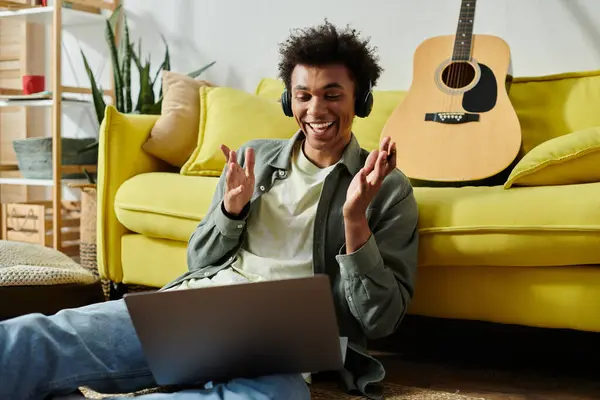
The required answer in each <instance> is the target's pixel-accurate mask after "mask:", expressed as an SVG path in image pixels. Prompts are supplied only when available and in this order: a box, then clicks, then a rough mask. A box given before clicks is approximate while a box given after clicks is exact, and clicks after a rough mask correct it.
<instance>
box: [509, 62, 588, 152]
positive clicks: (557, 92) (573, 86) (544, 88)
mask: <svg viewBox="0 0 600 400" xmlns="http://www.w3.org/2000/svg"><path fill="white" fill-rule="evenodd" d="M510 100H511V102H512V105H513V107H514V108H515V110H516V112H517V115H518V116H519V121H520V123H521V130H522V135H523V144H522V149H521V153H522V155H524V154H527V153H528V152H530V151H531V149H533V148H534V147H536V146H537V145H539V144H540V143H543V142H545V141H546V140H550V139H552V138H555V137H559V136H562V135H566V134H568V133H571V132H574V131H578V130H581V129H586V128H590V127H592V126H599V125H600V113H599V112H598V104H600V70H596V71H584V72H568V73H563V74H554V75H547V76H537V77H519V78H515V79H514V81H513V85H512V87H511V89H510Z"/></svg>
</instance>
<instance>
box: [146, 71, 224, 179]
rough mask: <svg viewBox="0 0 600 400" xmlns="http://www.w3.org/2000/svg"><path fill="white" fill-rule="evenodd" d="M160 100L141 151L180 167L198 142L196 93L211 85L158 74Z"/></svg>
mask: <svg viewBox="0 0 600 400" xmlns="http://www.w3.org/2000/svg"><path fill="white" fill-rule="evenodd" d="M162 85H163V86H162V87H163V96H164V97H163V101H162V106H161V112H160V117H159V118H158V120H157V121H156V124H155V125H154V126H153V127H152V131H151V132H150V136H149V137H148V139H147V140H146V142H145V143H144V144H143V145H142V148H143V149H144V151H146V152H148V153H149V154H152V155H153V156H155V157H157V158H160V159H161V160H164V161H166V162H168V163H169V164H171V165H173V166H175V167H181V166H183V164H185V162H186V161H187V159H188V158H189V157H190V155H192V152H193V151H194V147H195V145H196V142H197V139H198V124H199V120H200V94H199V93H198V91H199V89H200V88H201V87H202V86H214V84H212V83H211V82H208V81H204V80H196V79H194V78H192V77H190V76H187V75H184V74H179V73H177V72H172V71H162Z"/></svg>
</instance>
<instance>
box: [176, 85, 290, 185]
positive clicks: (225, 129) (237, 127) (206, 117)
mask: <svg viewBox="0 0 600 400" xmlns="http://www.w3.org/2000/svg"><path fill="white" fill-rule="evenodd" d="M297 131H298V125H297V124H296V121H295V120H294V119H293V118H289V117H286V116H285V115H284V114H283V111H282V110H281V105H280V104H279V103H277V102H274V101H273V100H271V99H269V98H266V97H261V96H257V95H255V94H252V93H247V92H245V91H242V90H238V89H234V88H230V87H201V88H200V128H199V132H198V142H197V145H196V148H195V149H194V152H193V153H192V155H191V156H190V158H189V160H187V162H186V163H185V164H184V165H183V167H182V168H181V171H180V173H181V174H183V175H198V176H220V175H221V172H222V171H223V167H224V166H225V161H226V160H225V156H223V153H222V152H221V148H220V146H221V144H225V145H227V147H229V148H230V149H232V150H237V149H238V148H239V147H240V146H241V145H242V144H244V143H246V142H248V141H250V140H253V139H289V138H291V137H292V136H293V135H294V133H296V132H297Z"/></svg>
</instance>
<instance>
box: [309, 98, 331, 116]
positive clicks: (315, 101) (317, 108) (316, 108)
mask: <svg viewBox="0 0 600 400" xmlns="http://www.w3.org/2000/svg"><path fill="white" fill-rule="evenodd" d="M326 113H327V106H326V104H325V101H323V100H322V99H320V98H318V97H316V96H314V97H313V98H312V99H310V104H309V106H308V114H309V115H311V116H320V115H324V114H326Z"/></svg>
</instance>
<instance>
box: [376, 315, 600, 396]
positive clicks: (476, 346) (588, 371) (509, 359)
mask: <svg viewBox="0 0 600 400" xmlns="http://www.w3.org/2000/svg"><path fill="white" fill-rule="evenodd" d="M371 348H372V350H373V352H374V353H375V354H376V355H377V357H378V358H379V359H380V360H382V362H383V363H384V365H385V366H386V370H387V379H388V380H389V381H391V382H395V383H399V384H403V385H409V386H417V387H422V388H428V389H434V390H443V391H447V392H451V393H459V394H462V395H470V396H473V397H479V398H484V399H489V400H509V399H510V400H525V399H527V400H533V399H536V400H538V399H552V400H561V399H565V400H582V399H600V333H598V334H597V333H583V332H575V331H568V330H566V331H556V330H543V329H532V328H524V327H516V326H499V325H494V324H487V323H473V322H457V321H440V320H433V319H426V318H416V317H407V319H406V320H405V322H404V324H403V326H402V328H401V329H400V330H399V332H398V333H397V334H396V335H394V336H393V337H391V338H388V339H386V340H381V341H378V342H375V343H372V344H371Z"/></svg>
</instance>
